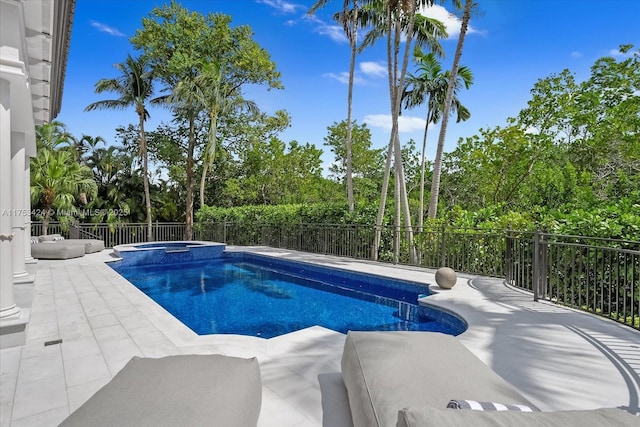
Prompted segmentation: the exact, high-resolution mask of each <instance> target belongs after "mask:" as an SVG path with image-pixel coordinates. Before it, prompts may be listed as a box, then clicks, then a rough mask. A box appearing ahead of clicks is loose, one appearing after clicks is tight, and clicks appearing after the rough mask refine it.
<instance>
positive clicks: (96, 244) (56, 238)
mask: <svg viewBox="0 0 640 427" xmlns="http://www.w3.org/2000/svg"><path fill="white" fill-rule="evenodd" d="M38 242H40V243H44V242H55V244H56V245H63V246H65V245H78V244H80V245H84V253H86V254H92V253H94V252H100V251H103V250H104V242H103V241H102V240H98V239H65V238H64V237H62V236H61V235H60V234H48V235H45V236H39V237H38ZM32 256H33V255H32ZM34 258H35V256H34Z"/></svg>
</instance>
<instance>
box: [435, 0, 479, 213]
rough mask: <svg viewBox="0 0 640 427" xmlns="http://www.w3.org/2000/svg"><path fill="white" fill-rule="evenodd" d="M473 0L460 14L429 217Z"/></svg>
mask: <svg viewBox="0 0 640 427" xmlns="http://www.w3.org/2000/svg"><path fill="white" fill-rule="evenodd" d="M472 5H473V0H466V2H465V5H464V13H463V15H462V26H461V27H460V36H459V38H458V45H457V46H456V53H455V56H454V57H453V66H452V67H451V74H450V75H449V85H448V86H447V96H446V98H445V101H444V110H443V112H442V124H441V125H440V135H439V136H438V148H437V150H436V158H435V160H434V164H433V178H432V179H431V199H430V200H429V212H428V216H429V218H435V217H436V214H437V212H438V195H439V193H440V175H441V173H442V151H443V150H444V140H445V138H446V136H447V126H448V124H449V111H450V110H451V99H452V97H453V89H454V86H455V83H456V77H457V75H458V65H459V64H460V57H461V56H462V47H463V46H464V37H465V35H466V34H467V28H468V27H469V20H470V19H471V6H472Z"/></svg>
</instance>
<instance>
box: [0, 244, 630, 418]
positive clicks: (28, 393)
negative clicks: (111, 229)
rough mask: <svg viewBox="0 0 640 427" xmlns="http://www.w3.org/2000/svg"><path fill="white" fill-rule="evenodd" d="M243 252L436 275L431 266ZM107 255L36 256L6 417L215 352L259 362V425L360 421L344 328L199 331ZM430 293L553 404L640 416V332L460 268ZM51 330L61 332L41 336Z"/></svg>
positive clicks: (535, 397) (40, 412) (512, 374)
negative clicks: (135, 368)
mask: <svg viewBox="0 0 640 427" xmlns="http://www.w3.org/2000/svg"><path fill="white" fill-rule="evenodd" d="M236 249H237V250H252V251H256V252H260V253H264V254H267V255H272V256H279V257H285V258H290V259H296V260H305V261H308V262H315V263H320V264H325V265H329V266H334V267H338V268H345V269H352V270H356V271H367V272H369V273H376V274H382V275H389V276H393V277H401V278H404V279H408V280H415V281H419V282H423V283H428V284H434V283H435V281H434V276H433V271H430V270H425V269H419V268H411V267H394V266H391V265H383V264H375V263H369V262H364V261H355V260H351V259H345V258H337V257H326V256H319V255H312V254H305V253H300V252H293V251H286V250H275V249H268V248H235V249H234V248H230V250H236ZM110 253H111V250H106V251H103V252H102V253H98V254H91V255H86V256H85V257H83V258H78V259H74V260H67V261H39V262H38V263H37V264H34V265H31V266H30V267H31V268H32V269H33V270H34V271H33V273H35V274H36V283H35V286H34V285H16V287H20V286H22V288H16V295H17V298H21V299H27V300H28V299H29V298H30V295H31V289H30V287H32V288H33V302H32V306H31V313H30V314H31V322H30V324H29V328H28V331H27V341H26V344H25V345H24V346H20V347H13V348H8V349H3V350H0V426H1V427H4V426H11V427H22V426H53V425H57V424H58V423H59V422H60V421H62V420H63V419H64V418H65V417H66V416H67V415H68V414H69V413H70V412H72V411H74V410H75V409H76V408H77V407H79V406H80V405H81V404H82V403H83V402H85V401H86V400H87V399H88V398H89V397H90V396H91V395H92V394H93V393H95V392H96V391H97V390H98V389H99V388H100V387H102V386H103V385H104V384H106V383H107V382H108V381H109V380H110V379H111V378H112V377H113V376H114V375H115V374H116V373H117V372H118V371H119V370H120V369H121V368H122V367H123V366H124V364H125V363H126V362H127V361H128V360H129V359H130V358H131V357H133V356H145V357H162V356H166V355H174V354H211V353H221V354H226V355H230V356H238V357H252V356H255V357H257V358H258V360H259V362H260V369H261V374H262V382H263V394H262V398H263V402H262V411H261V415H260V421H259V425H260V426H263V427H267V426H278V427H294V426H296V427H298V426H299V427H302V426H321V425H324V426H331V427H340V426H343V425H344V426H349V425H350V424H351V423H350V419H349V415H348V411H347V408H348V407H347V406H346V405H347V403H346V394H345V390H344V387H343V386H342V385H341V381H340V376H339V372H340V358H341V354H342V346H343V344H344V335H342V334H340V333H337V332H334V331H331V330H328V329H325V328H322V327H319V326H316V327H312V328H308V329H305V330H302V331H297V332H294V333H291V334H287V335H283V336H280V337H277V338H272V339H269V340H265V339H261V338H254V337H244V336H234V335H211V336H198V335H196V334H195V333H193V332H192V331H191V330H190V329H188V328H187V327H186V326H184V325H183V324H182V323H180V322H179V321H177V320H176V319H175V318H173V317H172V316H171V315H169V314H168V313H167V312H166V311H164V309H162V308H161V307H159V306H158V305H157V304H155V303H154V302H152V301H151V300H149V299H148V298H147V297H146V296H145V295H144V294H142V293H141V292H140V291H139V290H138V289H136V288H135V287H134V286H132V285H131V284H129V283H128V282H127V281H126V280H125V279H123V278H122V277H121V276H119V275H118V274H117V273H115V272H114V271H113V270H112V269H111V268H110V267H108V266H107V265H106V264H105V261H107V260H109V259H110V255H109V254H110ZM428 301H429V303H430V304H433V305H437V306H439V307H441V308H444V309H448V310H452V311H455V312H456V313H458V314H460V315H461V316H463V317H464V318H465V319H466V320H467V322H468V323H469V329H468V330H467V331H466V332H465V333H463V334H462V335H460V337H459V339H460V340H461V341H462V343H463V344H465V345H466V346H467V347H468V348H469V349H470V350H471V351H473V352H474V353H475V354H476V355H477V356H478V357H480V358H481V359H482V360H483V361H484V362H485V363H486V364H488V365H489V366H490V367H492V368H493V369H494V370H495V371H496V372H497V373H498V374H500V375H501V376H502V377H503V378H505V379H506V380H507V381H509V382H511V383H512V384H513V385H514V386H516V387H517V388H518V389H519V390H520V391H521V392H522V393H523V394H524V395H525V396H526V397H527V398H529V399H530V400H531V401H532V402H533V403H535V404H536V405H538V406H539V407H540V408H541V409H542V410H561V409H590V408H597V407H605V406H606V407H622V408H624V409H626V410H628V411H630V412H632V413H636V414H639V415H640V409H639V396H640V332H638V331H635V330H632V329H631V328H627V327H624V326H621V325H619V324H616V323H615V322H612V321H609V320H606V319H601V318H598V317H595V316H591V315H588V314H585V313H581V312H577V311H574V310H571V309H567V308H563V307H559V306H555V305H552V304H549V303H546V302H539V303H534V302H533V301H532V298H531V295H530V294H528V293H526V292H523V291H519V290H515V289H512V288H510V287H507V286H505V285H504V284H503V283H502V281H501V280H499V279H491V278H484V277H472V276H462V277H459V278H458V282H457V284H456V286H455V287H454V288H453V289H452V290H450V291H440V292H439V293H438V294H437V295H433V296H430V297H428ZM54 340H62V342H61V343H60V344H54V345H48V346H45V345H44V343H45V342H48V341H54ZM416 369H419V367H416ZM425 386H427V385H425ZM323 409H324V411H323ZM323 423H324V424H323Z"/></svg>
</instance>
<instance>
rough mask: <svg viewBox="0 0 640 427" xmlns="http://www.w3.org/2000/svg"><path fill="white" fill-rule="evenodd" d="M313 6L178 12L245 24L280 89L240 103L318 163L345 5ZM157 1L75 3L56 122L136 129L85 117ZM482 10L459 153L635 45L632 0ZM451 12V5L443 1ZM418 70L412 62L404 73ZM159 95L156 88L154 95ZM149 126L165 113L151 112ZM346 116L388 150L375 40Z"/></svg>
mask: <svg viewBox="0 0 640 427" xmlns="http://www.w3.org/2000/svg"><path fill="white" fill-rule="evenodd" d="M314 2H315V0H312V1H310V0H298V1H295V0H233V1H231V0H190V1H183V2H182V4H183V5H184V7H186V8H188V9H190V10H193V11H198V12H200V13H203V14H206V13H208V12H219V13H225V14H228V15H231V16H232V18H233V21H232V25H234V26H236V25H249V26H250V27H251V28H252V29H253V31H254V33H255V35H254V39H255V40H256V41H257V42H258V43H259V44H260V45H261V46H262V47H264V48H265V49H266V50H267V51H268V52H269V53H270V54H271V58H272V60H273V61H275V63H276V64H277V66H278V70H279V71H280V72H281V74H282V82H283V84H284V87H285V89H284V90H272V91H266V90H264V89H262V88H250V89H249V90H248V91H246V92H245V97H246V98H247V99H252V100H254V101H256V102H257V104H258V106H259V107H260V109H261V110H262V111H265V112H267V113H272V112H274V111H276V110H278V109H285V110H287V111H288V112H289V114H290V115H291V117H292V125H291V127H290V128H289V129H287V130H286V131H285V132H283V133H282V134H281V135H280V138H281V139H282V140H284V141H285V142H289V141H291V140H297V141H298V142H300V143H307V142H309V143H313V144H315V145H317V146H318V147H320V148H323V149H324V151H325V155H324V156H323V161H324V162H325V165H328V164H329V163H330V162H331V161H332V160H333V159H332V157H331V153H330V152H329V150H328V148H327V147H324V146H323V143H324V140H323V138H324V137H325V136H326V135H327V126H330V125H332V124H333V123H334V122H339V121H341V120H344V119H346V115H347V82H346V77H347V72H348V68H349V47H348V44H347V42H346V39H345V38H344V35H343V33H342V28H341V27H339V26H337V25H336V24H335V22H333V21H332V20H331V16H332V14H333V13H334V12H335V11H337V10H338V9H339V8H341V7H342V1H338V0H330V1H329V3H328V5H327V6H326V7H325V8H324V9H323V10H320V11H319V12H317V13H316V15H315V16H313V17H310V16H309V15H307V14H306V12H307V10H308V9H309V7H310V6H311V5H312V4H313V3H314ZM163 3H164V2H163V1H159V0H158V1H156V0H134V1H132V0H78V1H77V2H76V11H75V17H74V26H73V31H72V38H71V47H70V52H69V60H68V64H67V74H66V80H65V86H64V94H63V102H62V111H61V114H60V115H59V116H58V118H57V119H58V120H59V121H62V122H63V123H65V124H66V125H67V127H68V129H69V131H70V132H71V133H72V134H74V135H75V136H77V137H80V136H81V135H82V134H87V135H91V136H98V135H100V136H102V137H103V138H105V139H106V140H107V142H108V143H109V144H113V143H116V141H115V128H116V127H118V126H121V125H124V126H126V125H128V124H130V123H137V117H136V115H135V113H134V112H133V110H128V111H115V112H114V111H108V110H98V111H92V112H84V108H85V107H86V106H87V105H88V104H90V103H92V102H94V101H98V100H103V99H111V98H112V96H111V95H110V94H106V93H103V94H96V93H95V92H94V85H95V83H96V82H97V81H98V80H99V79H101V78H111V77H115V76H117V71H116V70H115V68H114V67H113V64H115V63H118V62H122V61H124V59H125V58H126V56H127V53H131V54H133V55H134V56H136V55H137V52H136V51H134V50H133V48H132V47H131V44H130V43H129V40H128V39H129V37H131V36H132V35H133V34H134V33H135V31H136V29H138V28H141V26H142V18H143V17H145V16H148V14H149V12H150V11H151V10H152V9H153V7H154V6H159V5H162V4H163ZM478 3H479V10H480V14H478V15H477V16H474V17H473V18H472V20H471V31H470V32H469V33H468V34H467V37H466V39H465V47H464V51H463V55H462V60H461V64H462V65H466V66H468V67H470V68H471V70H472V71H473V73H474V78H475V83H474V85H473V86H472V87H471V89H470V90H468V91H464V92H463V93H461V95H460V98H461V100H462V102H463V104H464V105H466V106H467V108H469V110H470V111H471V118H470V119H469V120H468V121H467V122H464V123H460V124H456V123H455V122H454V121H451V122H450V124H449V128H448V132H447V140H446V143H445V151H451V150H453V149H455V147H456V143H457V141H458V139H459V138H460V137H467V136H472V135H474V134H476V133H477V132H478V130H479V129H480V128H486V127H494V126H498V125H504V124H505V121H506V119H507V117H513V116H515V115H517V114H518V112H519V111H520V110H521V109H522V108H524V107H525V106H526V103H527V101H528V100H529V99H530V90H531V88H532V87H533V84H534V83H535V82H536V81H537V80H538V79H540V78H544V77H547V76H549V75H550V74H552V73H559V72H561V71H562V70H563V69H565V68H568V69H569V70H571V71H572V72H574V73H575V74H576V76H577V78H578V80H579V81H582V80H584V79H586V78H587V77H588V76H589V68H590V66H591V65H593V63H594V62H595V60H596V59H598V58H600V57H602V56H606V55H618V52H617V48H618V46H619V45H621V44H628V43H631V44H634V45H635V46H636V47H638V46H640V26H639V25H638V17H640V1H638V0H608V1H606V2H602V1H595V0H511V1H509V0H478ZM444 6H445V7H446V8H448V9H449V10H453V9H451V6H450V5H448V4H445V5H444ZM427 13H428V14H435V15H434V16H437V17H441V19H442V20H443V21H446V24H447V27H448V29H449V31H450V37H449V39H447V40H443V41H442V45H443V47H444V48H445V51H446V57H445V58H443V59H442V63H443V66H444V67H445V68H450V66H451V61H452V60H453V54H454V51H455V47H456V42H457V33H458V31H459V21H457V18H455V17H450V16H448V14H447V12H446V9H445V8H443V7H442V6H437V7H435V8H434V9H433V10H431V11H430V12H425V14H427ZM413 69H415V67H414V66H413V64H410V66H409V70H410V71H412V70H413ZM158 89H159V88H158ZM425 112H426V111H425V110H424V109H423V108H416V109H414V110H411V111H405V112H403V118H402V122H401V124H400V125H401V128H400V131H401V134H400V137H401V141H402V142H403V143H404V142H406V141H408V140H409V139H411V138H412V139H413V140H414V141H416V143H418V145H419V144H420V142H421V141H422V133H423V130H424V115H425ZM150 113H151V119H150V120H149V122H148V123H147V125H146V128H147V129H148V130H152V129H155V127H156V126H157V125H158V124H159V123H160V122H162V121H164V122H168V121H169V120H170V114H169V112H168V111H167V110H164V109H161V108H155V107H151V108H150ZM353 118H354V119H355V120H357V122H358V123H360V124H361V123H367V125H368V126H369V128H370V129H371V131H372V142H373V146H374V147H376V148H378V147H384V146H386V144H387V142H388V139H389V133H390V123H391V122H390V118H389V95H388V83H387V78H386V51H385V46H384V42H383V41H382V40H381V41H379V42H378V43H377V44H376V45H374V46H373V47H371V48H369V49H368V50H366V51H364V52H363V53H362V54H360V55H359V56H358V57H357V63H356V85H355V87H354V104H353ZM438 130H439V126H437V125H436V126H434V127H433V128H432V129H431V128H430V131H429V136H428V143H427V157H428V158H430V159H433V157H434V156H435V142H436V140H437V137H438Z"/></svg>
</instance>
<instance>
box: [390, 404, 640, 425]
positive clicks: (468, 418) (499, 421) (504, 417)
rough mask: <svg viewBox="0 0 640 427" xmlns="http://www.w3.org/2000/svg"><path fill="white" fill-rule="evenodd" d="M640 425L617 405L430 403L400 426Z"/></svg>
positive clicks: (405, 414)
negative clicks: (540, 407) (541, 407)
mask: <svg viewBox="0 0 640 427" xmlns="http://www.w3.org/2000/svg"><path fill="white" fill-rule="evenodd" d="M431 426H433V427H446V426H473V427H513V426H518V427H541V426H545V427H573V426H575V427H585V426H620V427H627V426H628V427H632V426H633V427H638V426H640V418H638V417H635V416H633V415H631V414H630V413H628V412H625V411H623V410H621V409H617V408H607V409H593V410H588V411H561V412H511V411H492V412H482V411H473V410H468V409H462V410H455V409H437V408H432V407H430V406H422V407H419V408H408V409H403V410H402V411H400V412H399V413H398V423H397V427H431Z"/></svg>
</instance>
